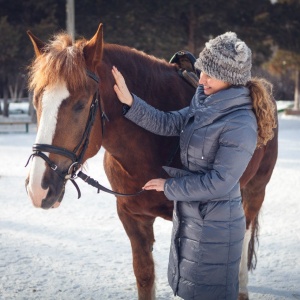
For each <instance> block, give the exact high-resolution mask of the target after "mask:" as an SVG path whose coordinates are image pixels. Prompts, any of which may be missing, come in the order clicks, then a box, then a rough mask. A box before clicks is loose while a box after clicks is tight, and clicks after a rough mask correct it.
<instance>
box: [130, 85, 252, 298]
mask: <svg viewBox="0 0 300 300" xmlns="http://www.w3.org/2000/svg"><path fill="white" fill-rule="evenodd" d="M251 103H252V101H251V98H250V95H249V90H248V89H247V88H246V87H231V88H229V89H226V90H222V91H219V92H218V93H215V94H213V95H210V96H208V97H207V96H206V95H204V93H203V87H202V86H199V87H198V88H197V90H196V94H195V96H194V97H193V99H192V101H191V104H190V106H189V107H187V108H184V109H182V110H180V111H177V112H167V113H165V112H161V111H159V110H156V109H155V108H153V107H151V106H149V105H148V104H147V103H146V102H144V101H143V100H141V99H139V98H138V97H136V96H134V102H133V105H132V107H131V108H130V110H129V111H128V112H127V114H126V117H127V118H128V119H130V120H132V121H133V122H135V123H137V124H138V125H139V126H141V127H143V128H145V129H147V130H149V131H151V132H153V133H156V134H160V135H169V136H175V135H180V155H181V161H182V164H183V169H174V168H170V167H164V169H165V170H166V171H167V173H168V174H169V175H170V177H171V178H169V179H167V181H166V183H165V189H164V193H165V195H166V197H167V198H168V199H169V200H173V201H174V204H175V205H174V213H173V231H172V241H171V248H170V258H169V270H168V279H169V283H170V285H171V287H172V289H173V291H174V294H175V295H179V296H180V297H182V298H184V299H204V300H209V299H215V300H220V299H230V300H236V299H237V297H238V272H239V262H240V257H241V251H242V243H243V238H244V232H245V218H244V212H243V208H242V204H241V193H240V186H239V179H240V177H241V175H242V174H243V172H244V170H245V168H246V167H247V165H248V162H249V161H250V159H251V157H252V155H253V152H254V150H255V147H256V140H257V123H256V117H255V115H254V113H253V111H252V104H251Z"/></svg>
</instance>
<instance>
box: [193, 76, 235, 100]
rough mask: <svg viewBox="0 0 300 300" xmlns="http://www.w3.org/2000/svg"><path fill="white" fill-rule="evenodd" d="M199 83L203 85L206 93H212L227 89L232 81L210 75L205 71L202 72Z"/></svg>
mask: <svg viewBox="0 0 300 300" xmlns="http://www.w3.org/2000/svg"><path fill="white" fill-rule="evenodd" d="M199 84H202V85H203V88H204V94H205V95H212V94H215V93H216V92H219V91H221V90H224V89H227V88H228V87H229V86H230V83H228V82H225V81H222V80H219V79H216V78H214V77H210V76H209V75H207V74H206V73H204V72H201V74H200V79H199Z"/></svg>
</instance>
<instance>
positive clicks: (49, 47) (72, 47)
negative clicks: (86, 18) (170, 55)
mask: <svg viewBox="0 0 300 300" xmlns="http://www.w3.org/2000/svg"><path fill="white" fill-rule="evenodd" d="M86 43H87V40H86V39H84V38H83V39H80V40H77V41H76V42H75V43H74V44H73V42H72V38H71V36H70V35H68V34H66V33H60V34H57V35H55V36H53V38H52V39H51V40H50V41H49V43H47V44H46V45H45V47H44V48H43V53H42V54H41V55H40V56H38V57H37V58H36V59H35V60H34V61H33V62H32V64H31V65H30V66H29V88H30V89H31V90H34V89H35V90H37V91H40V90H42V89H43V88H45V86H52V85H55V84H57V83H58V82H61V81H64V82H66V84H67V86H68V88H69V89H70V90H71V91H72V90H75V89H78V88H80V87H83V86H85V84H86V82H87V75H86V64H85V59H84V53H83V49H84V46H85V45H86ZM103 60H105V62H106V63H107V64H108V65H109V66H112V65H113V64H115V65H116V66H117V67H120V66H122V65H123V66H124V62H125V65H126V66H129V67H128V68H126V69H124V70H121V71H123V72H124V73H128V72H129V73H130V74H131V75H134V74H135V76H133V77H135V78H147V80H148V84H151V82H154V81H157V78H156V77H157V74H163V73H164V72H165V71H166V70H167V69H169V70H170V68H171V69H173V67H171V66H170V64H169V63H167V62H166V61H165V60H163V59H158V58H156V57H154V56H151V55H148V54H145V53H144V52H142V51H138V50H136V49H133V48H130V47H127V46H120V45H115V44H105V45H104V55H103ZM150 69H151V72H149V70H150ZM163 71H164V72H163ZM151 74H152V75H151ZM149 76H152V78H151V77H149ZM131 77H132V76H131Z"/></svg>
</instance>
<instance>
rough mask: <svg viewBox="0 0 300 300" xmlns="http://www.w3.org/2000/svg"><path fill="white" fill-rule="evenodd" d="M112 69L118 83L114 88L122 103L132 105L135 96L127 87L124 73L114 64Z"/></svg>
mask: <svg viewBox="0 0 300 300" xmlns="http://www.w3.org/2000/svg"><path fill="white" fill-rule="evenodd" d="M111 71H112V74H113V76H114V78H115V81H116V84H115V85H114V90H115V92H116V94H117V96H118V98H119V100H120V101H121V102H122V103H124V104H127V105H128V106H131V105H132V102H133V97H132V95H131V93H130V92H129V90H128V88H127V85H126V83H125V79H124V77H123V75H122V74H121V73H120V72H119V71H118V69H117V68H116V67H115V66H113V68H112V70H111Z"/></svg>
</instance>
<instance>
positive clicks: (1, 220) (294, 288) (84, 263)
mask: <svg viewBox="0 0 300 300" xmlns="http://www.w3.org/2000/svg"><path fill="white" fill-rule="evenodd" d="M279 128H280V134H279V157H278V162H277V165H276V167H275V170H274V173H273V177H272V179H271V182H270V184H269V185H268V188H267V195H266V198H265V202H264V204H263V208H262V210H261V214H260V224H261V229H260V237H259V239H260V244H259V249H258V265H257V268H256V270H255V271H254V272H253V273H252V274H250V278H249V290H250V297H251V299H264V300H282V299H300V221H299V219H300V195H299V194H300V193H299V187H300V184H299V182H300V118H299V117H292V116H281V117H280V124H279ZM35 134H36V132H35V127H34V125H31V127H30V132H29V134H26V133H10V134H7V133H6V134H0V157H1V162H2V163H1V167H0V209H1V214H0V244H1V246H0V249H1V250H0V251H1V252H0V253H1V255H0V299H1V300H2V299H5V300H10V299H17V300H21V299H39V300H40V299H43V300H50V299H51V300H52V299H61V300H71V299H76V300H77V299H89V300H90V299H101V300H102V299H103V300H105V299H113V300H119V299H126V300H127V299H136V298H137V294H136V293H137V292H136V286H135V277H134V275H133V271H132V258H131V247H130V243H129V240H128V238H127V236H126V234H125V231H124V229H123V227H122V224H121V222H120V220H119V218H118V216H117V212H116V201H115V197H114V196H112V195H109V194H105V193H100V194H97V192H96V190H95V189H93V188H92V187H90V186H87V185H85V184H84V183H83V182H79V185H80V188H81V191H82V198H81V199H77V193H76V190H75V189H74V187H73V185H72V184H70V183H68V185H67V188H66V194H65V197H64V200H63V202H62V204H61V206H60V207H59V208H57V209H53V210H47V211H45V210H42V209H37V208H34V207H33V205H32V204H31V201H30V200H29V198H28V196H27V194H26V192H25V187H24V180H25V177H26V175H27V172H28V168H27V169H25V168H24V165H25V163H26V161H27V159H28V157H29V155H30V154H31V145H32V144H33V143H34V140H35ZM102 159H103V150H101V151H100V153H99V154H98V155H97V156H96V157H95V158H92V159H90V160H89V162H88V166H89V168H88V171H87V172H88V174H89V175H91V176H92V177H94V178H96V179H97V180H98V181H99V182H100V183H101V184H103V185H104V186H107V187H109V183H108V181H107V179H106V177H105V174H104V171H103V168H102ZM171 226H172V224H171V222H168V221H164V220H162V219H159V218H158V219H157V220H156V222H155V234H156V243H155V246H154V250H153V255H154V259H155V261H156V289H157V292H156V294H157V299H159V300H168V299H173V296H172V292H171V289H170V287H169V285H168V283H167V264H168V254H169V244H170V234H171Z"/></svg>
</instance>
